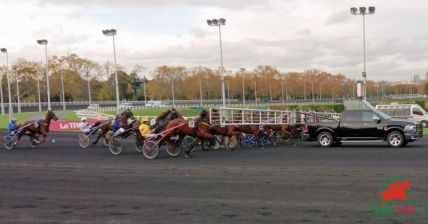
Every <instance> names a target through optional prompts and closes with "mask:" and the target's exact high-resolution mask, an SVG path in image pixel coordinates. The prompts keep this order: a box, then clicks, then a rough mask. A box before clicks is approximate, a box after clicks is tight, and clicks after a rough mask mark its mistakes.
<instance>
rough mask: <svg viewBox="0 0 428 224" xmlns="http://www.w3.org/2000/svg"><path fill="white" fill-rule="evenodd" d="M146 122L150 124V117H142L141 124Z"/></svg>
mask: <svg viewBox="0 0 428 224" xmlns="http://www.w3.org/2000/svg"><path fill="white" fill-rule="evenodd" d="M144 122H149V118H148V117H142V118H141V123H144Z"/></svg>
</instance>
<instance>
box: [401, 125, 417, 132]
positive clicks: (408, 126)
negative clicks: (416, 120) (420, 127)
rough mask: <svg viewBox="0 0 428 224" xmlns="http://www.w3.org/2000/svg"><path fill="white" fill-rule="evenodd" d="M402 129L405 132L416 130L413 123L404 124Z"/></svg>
mask: <svg viewBox="0 0 428 224" xmlns="http://www.w3.org/2000/svg"><path fill="white" fill-rule="evenodd" d="M404 131H406V132H415V131H416V125H414V124H409V125H406V126H405V127H404Z"/></svg>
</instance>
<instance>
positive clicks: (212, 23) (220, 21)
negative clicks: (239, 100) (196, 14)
mask: <svg viewBox="0 0 428 224" xmlns="http://www.w3.org/2000/svg"><path fill="white" fill-rule="evenodd" d="M207 23H208V25H209V26H218V34H219V37H220V62H221V68H220V69H221V97H222V100H223V107H225V106H226V98H225V86H224V74H223V72H224V68H223V46H222V43H221V26H224V25H226V19H224V18H220V19H209V20H207Z"/></svg>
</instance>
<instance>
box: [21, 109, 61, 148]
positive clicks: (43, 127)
mask: <svg viewBox="0 0 428 224" xmlns="http://www.w3.org/2000/svg"><path fill="white" fill-rule="evenodd" d="M52 120H54V121H57V120H58V117H57V116H56V114H55V113H54V112H53V111H52V110H49V111H48V112H47V113H46V115H45V118H44V119H43V120H39V121H26V122H24V123H23V124H20V125H19V127H23V128H22V130H21V132H20V134H19V136H18V140H19V139H20V138H21V137H22V136H23V135H25V134H26V133H27V134H28V135H29V136H30V141H31V142H34V143H37V144H41V143H44V142H45V141H46V137H47V136H48V134H49V125H50V124H51V121H52ZM37 134H41V135H42V136H43V140H42V141H41V142H39V140H38V139H37V137H36V135H37Z"/></svg>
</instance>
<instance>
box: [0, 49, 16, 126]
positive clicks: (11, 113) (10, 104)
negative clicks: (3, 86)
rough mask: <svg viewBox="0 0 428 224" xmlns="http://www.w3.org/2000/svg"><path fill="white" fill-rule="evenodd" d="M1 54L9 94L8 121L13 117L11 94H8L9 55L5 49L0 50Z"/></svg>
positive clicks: (8, 89) (8, 88)
mask: <svg viewBox="0 0 428 224" xmlns="http://www.w3.org/2000/svg"><path fill="white" fill-rule="evenodd" d="M0 51H1V52H2V53H5V54H6V79H7V91H8V94H9V108H8V109H9V119H10V118H12V117H13V108H12V94H11V93H10V80H9V54H8V53H7V49H6V48H0Z"/></svg>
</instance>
